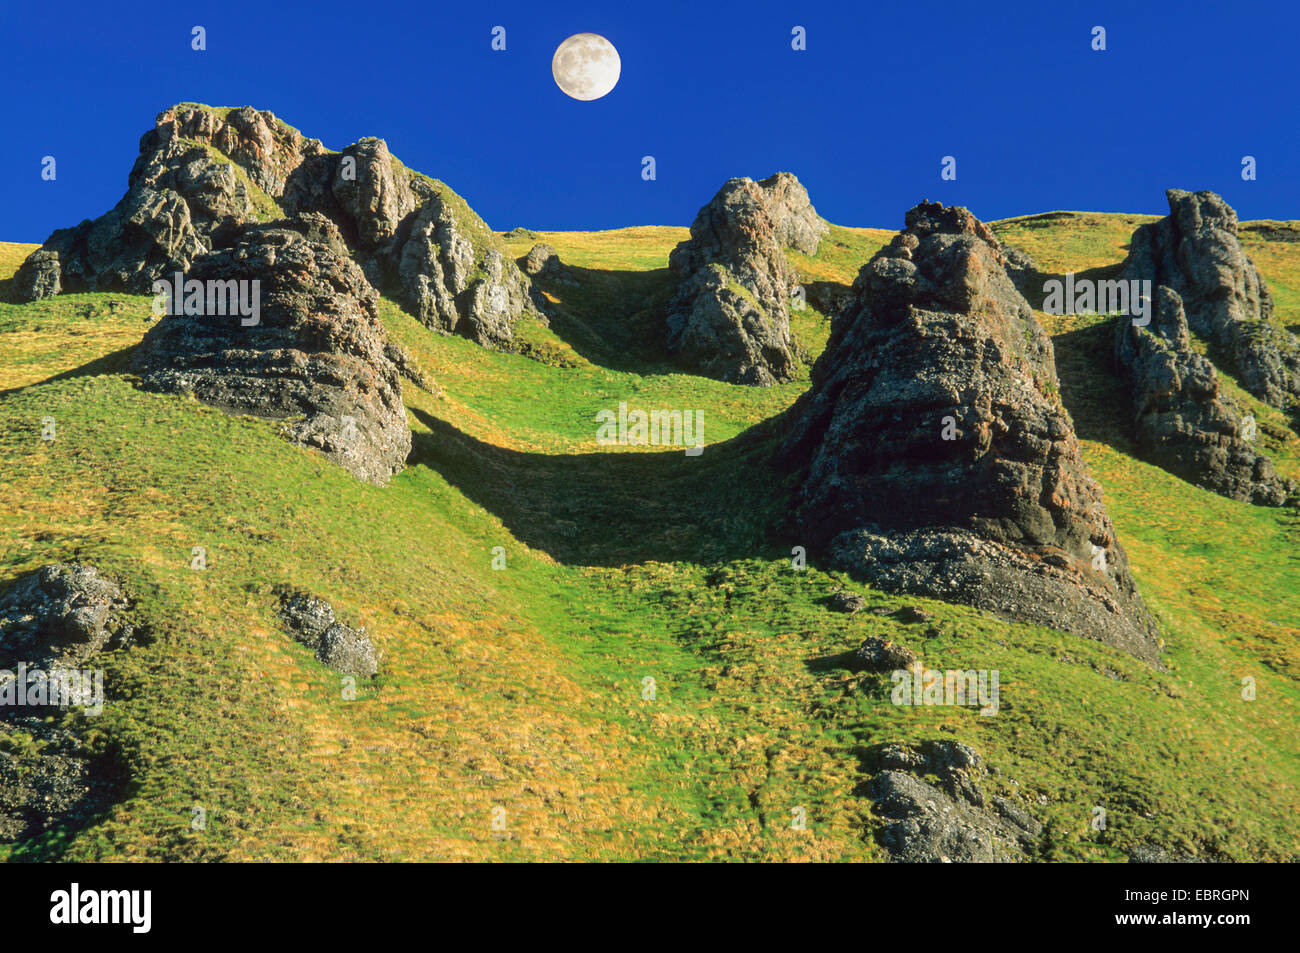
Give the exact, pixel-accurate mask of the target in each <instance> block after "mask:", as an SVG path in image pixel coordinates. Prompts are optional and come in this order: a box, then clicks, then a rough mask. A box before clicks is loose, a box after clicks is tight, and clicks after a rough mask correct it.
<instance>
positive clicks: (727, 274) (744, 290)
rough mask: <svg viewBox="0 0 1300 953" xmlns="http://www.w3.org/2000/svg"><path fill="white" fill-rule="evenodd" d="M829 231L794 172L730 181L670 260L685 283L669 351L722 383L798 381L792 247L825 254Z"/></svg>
mask: <svg viewBox="0 0 1300 953" xmlns="http://www.w3.org/2000/svg"><path fill="white" fill-rule="evenodd" d="M827 229H828V226H827V225H826V223H825V222H823V221H822V220H821V219H820V218H818V217H817V212H816V210H815V209H814V208H813V207H812V205H811V204H810V203H809V201H808V193H807V191H806V190H805V189H804V188H803V186H802V185H800V184H799V181H798V179H796V178H795V177H794V176H793V175H790V174H789V173H785V172H781V173H777V174H776V175H774V176H772V177H770V178H767V179H764V180H763V181H762V182H754V181H753V180H752V179H732V180H730V181H729V182H727V183H726V184H725V185H724V186H723V187H722V188H721V189H720V190H719V191H718V194H717V195H715V196H714V197H713V200H712V201H710V202H709V204H708V205H706V206H704V207H703V208H702V209H700V212H699V214H698V215H697V216H696V218H695V222H694V223H693V224H692V225H691V237H690V239H689V240H688V241H685V242H682V243H681V244H679V245H678V246H677V247H676V248H675V249H673V252H672V254H671V255H670V256H669V267H670V268H671V269H672V272H673V274H674V275H675V276H676V277H677V279H678V281H679V284H678V286H677V291H676V293H675V294H674V296H673V298H672V300H671V301H670V302H669V305H668V346H669V348H670V349H671V350H673V351H675V352H677V354H678V355H679V356H680V358H681V360H682V361H683V363H685V364H686V365H687V366H689V367H691V368H692V369H694V370H696V371H698V372H700V373H702V374H705V375H707V376H709V377H714V378H717V379H718V380H724V381H730V382H731V383H736V384H754V385H759V386H768V385H771V384H774V383H778V382H781V381H787V380H790V379H792V378H793V376H794V373H795V367H796V358H795V355H794V350H793V344H792V342H791V338H790V305H789V299H790V293H791V291H792V290H793V289H794V287H795V285H796V284H797V279H796V277H795V274H794V272H793V271H792V270H791V268H790V266H789V264H788V263H787V262H786V259H785V254H784V252H783V249H785V248H795V249H798V250H799V251H802V252H804V253H805V254H809V255H812V254H816V252H817V248H818V245H819V244H820V242H821V238H822V236H823V235H824V234H825V233H826V231H827Z"/></svg>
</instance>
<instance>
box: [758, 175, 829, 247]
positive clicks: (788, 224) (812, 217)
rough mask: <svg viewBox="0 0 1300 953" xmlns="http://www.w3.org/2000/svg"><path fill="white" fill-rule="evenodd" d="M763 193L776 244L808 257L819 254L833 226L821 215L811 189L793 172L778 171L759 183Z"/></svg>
mask: <svg viewBox="0 0 1300 953" xmlns="http://www.w3.org/2000/svg"><path fill="white" fill-rule="evenodd" d="M758 185H759V187H760V188H761V189H762V190H763V192H764V195H765V198H766V202H767V213H768V215H769V216H770V217H771V219H772V224H773V225H774V226H775V228H776V241H777V244H778V245H780V246H781V247H782V248H793V249H794V250H795V251H800V252H803V253H804V254H805V255H815V254H817V249H818V248H820V247H821V243H822V239H823V238H825V237H826V233H827V232H829V231H830V226H829V225H827V224H826V222H825V221H824V220H823V219H822V217H821V216H820V215H818V214H817V210H816V209H815V208H813V205H812V201H811V200H810V199H809V198H808V190H807V189H805V188H804V187H803V184H802V183H801V182H800V181H799V180H798V179H797V178H795V177H794V176H793V175H791V174H790V173H789V172H778V173H776V174H775V175H771V176H768V177H767V178H766V179H763V180H762V181H761V182H759V183H758Z"/></svg>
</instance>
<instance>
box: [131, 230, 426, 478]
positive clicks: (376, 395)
mask: <svg viewBox="0 0 1300 953" xmlns="http://www.w3.org/2000/svg"><path fill="white" fill-rule="evenodd" d="M213 241H214V244H215V245H216V246H217V247H216V248H215V249H214V250H213V251H212V252H209V253H208V254H205V255H203V256H201V257H200V258H198V259H196V260H195V261H194V262H193V264H192V266H191V268H190V270H189V272H188V275H187V278H188V279H189V280H194V281H200V282H205V283H207V282H213V281H215V282H232V281H233V282H241V281H242V282H249V284H248V285H247V286H246V287H247V290H248V291H249V292H250V293H251V292H252V285H251V282H253V281H258V282H260V290H259V292H258V295H259V299H260V312H261V313H260V316H259V321H258V323H257V324H255V325H251V326H245V325H244V321H245V320H251V319H250V318H245V317H243V316H242V315H240V314H235V315H224V316H223V315H217V314H212V313H209V314H195V315H189V314H168V316H167V317H165V318H163V319H162V320H161V321H160V322H159V323H158V324H157V325H155V326H154V327H153V328H152V329H151V330H150V331H149V333H148V334H147V335H145V338H144V340H143V341H142V342H141V343H140V345H139V347H138V348H137V349H136V353H135V356H134V358H133V363H132V370H133V371H134V372H135V373H138V374H139V375H140V384H141V386H142V387H144V388H145V389H146V390H156V391H165V392H171V393H189V394H193V395H194V396H195V397H197V398H198V399H199V400H201V401H203V402H204V403H207V404H211V405H213V406H215V407H219V408H221V409H222V410H225V411H228V412H233V413H246V414H253V415H255V416H258V417H266V418H270V419H276V420H283V421H284V424H283V428H282V429H283V432H284V433H285V434H286V436H288V437H289V439H291V440H293V441H294V442H295V443H298V444H301V445H302V446H305V447H313V448H315V449H318V450H320V451H321V452H322V453H324V454H325V455H326V456H327V457H329V458H330V459H332V460H334V461H335V462H337V463H338V464H340V465H341V466H343V467H344V468H345V469H347V470H348V471H349V472H351V473H352V474H353V475H354V476H356V477H357V478H358V479H361V480H365V481H367V482H369V483H374V484H376V485H383V484H385V483H387V482H388V480H389V478H390V477H391V476H392V474H394V473H396V472H397V471H398V470H400V469H401V468H402V466H403V464H404V462H405V460H406V457H407V455H408V454H409V453H410V450H411V431H410V428H409V427H408V426H407V423H406V411H405V408H404V407H403V405H402V388H401V380H400V377H399V374H398V370H397V368H396V367H395V366H394V365H393V363H392V361H391V360H390V359H389V357H388V355H387V341H386V339H385V335H384V329H383V325H382V324H381V323H380V321H379V314H378V310H377V307H376V298H375V293H374V291H373V290H372V289H371V287H370V285H369V284H367V283H366V280H365V278H364V277H363V276H362V274H361V270H360V268H358V267H357V265H356V264H355V263H354V262H353V261H352V260H351V259H350V258H349V257H348V254H347V249H346V247H344V245H343V243H342V239H341V237H340V236H339V232H338V229H337V228H336V227H335V226H334V225H333V224H332V223H331V222H330V221H329V220H328V219H326V218H325V217H324V216H323V215H318V214H314V213H313V214H306V215H301V216H297V217H296V218H293V219H286V220H283V221H280V222H275V223H272V224H269V225H261V224H249V225H230V226H227V227H226V228H224V229H222V230H221V231H219V232H218V233H216V234H214V238H213ZM205 310H208V311H212V310H214V309H212V308H211V306H209V307H208V308H206V309H205Z"/></svg>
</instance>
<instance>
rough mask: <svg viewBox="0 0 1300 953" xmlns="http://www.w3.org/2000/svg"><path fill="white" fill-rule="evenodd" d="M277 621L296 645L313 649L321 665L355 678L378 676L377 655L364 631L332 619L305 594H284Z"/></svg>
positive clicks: (325, 608)
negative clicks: (280, 622)
mask: <svg viewBox="0 0 1300 953" xmlns="http://www.w3.org/2000/svg"><path fill="white" fill-rule="evenodd" d="M280 619H281V621H282V622H283V623H284V625H285V628H286V629H287V630H288V632H289V634H290V635H291V636H292V637H293V638H294V640H295V641H297V642H301V643H302V644H303V645H305V646H307V647H308V648H311V649H314V650H315V652H316V659H317V661H319V662H320V663H321V664H322V665H325V666H326V667H328V668H332V669H334V671H336V672H338V673H340V674H342V675H351V676H353V677H354V678H374V677H375V676H376V675H378V674H379V652H378V650H376V648H375V646H374V643H372V642H371V641H370V639H369V638H368V637H367V636H366V630H365V629H353V628H350V627H349V626H346V625H344V624H343V623H342V622H339V621H338V620H336V619H335V618H334V609H333V607H332V606H331V605H330V604H329V603H328V602H325V601H323V600H321V599H317V598H316V597H315V596H311V595H308V594H307V593H305V592H286V593H284V594H283V595H282V597H281V600H280Z"/></svg>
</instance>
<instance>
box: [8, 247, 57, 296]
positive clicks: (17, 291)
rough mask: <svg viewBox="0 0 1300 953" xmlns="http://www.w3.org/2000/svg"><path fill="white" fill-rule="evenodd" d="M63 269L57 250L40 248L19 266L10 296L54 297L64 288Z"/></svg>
mask: <svg viewBox="0 0 1300 953" xmlns="http://www.w3.org/2000/svg"><path fill="white" fill-rule="evenodd" d="M62 271H63V270H62V268H61V267H60V265H59V253H58V252H57V251H53V250H50V249H45V248H41V249H38V250H36V251H34V252H32V253H31V254H30V255H28V256H27V259H26V260H25V261H24V262H23V263H22V264H21V265H19V266H18V271H17V273H16V274H15V275H14V277H13V281H12V282H11V284H10V287H9V297H10V298H12V299H13V300H14V301H40V300H41V299H42V298H53V297H54V296H55V295H56V294H58V293H59V292H60V291H61V290H62V287H63V286H62V281H61V278H60V276H61V275H62Z"/></svg>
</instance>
